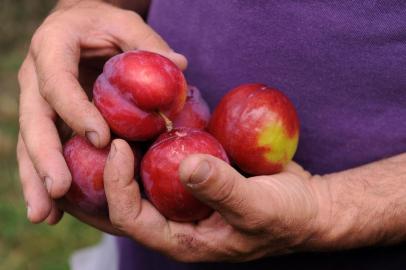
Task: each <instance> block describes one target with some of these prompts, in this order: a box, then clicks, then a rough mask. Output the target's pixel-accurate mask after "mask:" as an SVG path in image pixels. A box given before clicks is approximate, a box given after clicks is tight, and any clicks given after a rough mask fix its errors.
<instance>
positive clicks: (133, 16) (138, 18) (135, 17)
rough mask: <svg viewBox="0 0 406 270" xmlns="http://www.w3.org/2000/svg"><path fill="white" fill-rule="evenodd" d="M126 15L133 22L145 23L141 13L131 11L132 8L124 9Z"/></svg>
mask: <svg viewBox="0 0 406 270" xmlns="http://www.w3.org/2000/svg"><path fill="white" fill-rule="evenodd" d="M123 12H124V14H125V15H124V16H125V18H126V19H127V20H129V21H131V22H136V23H143V22H144V20H143V19H142V17H141V16H140V15H138V13H136V12H134V11H131V10H124V11H123Z"/></svg>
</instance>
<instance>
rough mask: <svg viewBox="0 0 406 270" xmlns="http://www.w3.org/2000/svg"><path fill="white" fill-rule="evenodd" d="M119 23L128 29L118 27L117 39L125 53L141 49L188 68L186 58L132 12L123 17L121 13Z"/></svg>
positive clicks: (182, 67) (181, 67)
mask: <svg viewBox="0 0 406 270" xmlns="http://www.w3.org/2000/svg"><path fill="white" fill-rule="evenodd" d="M117 15H118V18H117V20H116V21H117V22H118V23H119V24H120V25H127V26H128V27H117V28H116V29H115V30H116V31H115V32H114V33H115V34H114V35H115V37H116V38H117V40H118V41H119V42H118V43H119V46H120V47H121V49H122V50H123V51H128V50H133V49H139V50H147V51H152V52H155V53H159V54H161V55H163V56H165V57H167V58H169V59H170V60H172V61H173V62H174V63H175V64H176V65H177V66H178V67H179V68H180V69H182V70H184V69H185V68H186V66H187V60H186V57H184V56H183V55H181V54H179V53H176V52H174V51H173V50H172V49H171V48H170V47H169V45H168V43H166V42H165V41H164V40H163V38H162V37H161V36H160V35H158V34H157V33H156V32H155V31H154V30H153V29H152V28H151V27H150V26H149V25H148V24H146V23H145V22H144V21H143V19H142V18H141V17H140V16H139V15H138V14H136V13H135V12H132V11H127V13H126V16H123V14H122V12H121V11H120V12H119V14H117Z"/></svg>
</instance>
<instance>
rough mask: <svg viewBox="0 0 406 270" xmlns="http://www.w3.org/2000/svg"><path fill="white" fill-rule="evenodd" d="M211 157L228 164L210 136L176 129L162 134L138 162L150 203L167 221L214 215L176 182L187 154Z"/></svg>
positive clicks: (191, 129) (180, 220) (225, 157)
mask: <svg viewBox="0 0 406 270" xmlns="http://www.w3.org/2000/svg"><path fill="white" fill-rule="evenodd" d="M197 153H200V154H210V155H212V156H215V157H217V158H220V159H222V160H224V161H226V162H227V163H228V162H229V161H228V158H227V155H226V153H225V151H224V149H223V147H222V146H221V144H220V143H219V142H218V141H217V140H216V139H215V138H214V137H213V136H211V135H210V134H209V133H207V132H205V131H202V130H199V129H193V128H175V129H173V130H172V131H170V132H167V133H164V134H162V135H161V136H160V137H159V138H158V139H157V141H156V142H155V143H154V144H153V145H152V146H151V148H150V149H149V150H148V152H147V153H146V154H145V156H144V158H143V160H142V162H141V178H142V181H143V184H144V188H145V191H146V194H147V196H148V198H149V200H150V201H151V202H152V203H153V205H154V206H155V207H156V208H157V209H158V210H159V211H160V212H161V214H163V215H164V216H165V217H167V218H168V219H171V220H174V221H178V222H193V221H197V220H201V219H204V218H206V217H208V216H209V215H210V213H211V212H212V211H213V210H212V209H211V208H209V207H208V206H206V205H205V204H203V203H202V202H200V201H199V200H198V199H196V198H195V197H193V195H192V194H191V193H189V192H188V191H187V190H186V189H185V187H184V186H183V184H182V183H181V182H180V179H179V165H180V163H181V161H182V160H183V159H185V158H186V157H187V156H188V155H190V154H197Z"/></svg>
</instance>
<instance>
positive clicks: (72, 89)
mask: <svg viewBox="0 0 406 270" xmlns="http://www.w3.org/2000/svg"><path fill="white" fill-rule="evenodd" d="M48 32H49V33H48ZM48 32H45V33H47V34H48V35H47V38H46V39H44V38H41V36H40V37H37V38H36V39H35V40H33V44H32V46H31V54H32V56H33V59H34V60H35V61H34V62H35V67H36V71H37V74H38V82H39V92H40V93H41V96H42V97H43V98H44V99H45V100H46V101H47V102H48V103H49V104H50V106H51V107H52V108H53V109H54V110H55V111H56V112H57V113H58V115H59V116H60V117H61V118H62V119H63V120H64V121H65V122H66V124H67V125H68V126H70V127H71V128H72V129H73V130H74V131H75V132H76V133H78V134H80V135H82V136H86V137H87V138H88V139H89V141H91V142H92V144H93V145H95V146H96V147H104V146H106V145H107V144H108V143H109V140H110V130H109V127H108V125H107V123H106V122H105V121H104V119H103V117H102V115H101V114H100V112H99V111H98V110H97V108H96V107H95V106H94V105H93V104H92V103H91V102H90V101H89V99H88V97H87V95H86V93H85V92H84V90H83V89H82V87H81V86H80V84H79V82H78V73H79V72H78V66H79V60H80V44H79V42H80V40H79V38H78V37H73V36H72V35H71V36H69V39H67V38H65V36H64V35H65V33H61V32H60V31H59V30H58V29H56V31H53V32H52V31H48ZM43 33H44V32H43Z"/></svg>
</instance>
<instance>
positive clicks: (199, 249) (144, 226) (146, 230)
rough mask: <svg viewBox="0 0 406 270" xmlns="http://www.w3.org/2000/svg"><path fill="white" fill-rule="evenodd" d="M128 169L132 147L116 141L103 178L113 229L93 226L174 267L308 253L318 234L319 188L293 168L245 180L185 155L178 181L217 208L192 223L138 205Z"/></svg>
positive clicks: (213, 162) (214, 162)
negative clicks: (170, 261) (176, 264)
mask: <svg viewBox="0 0 406 270" xmlns="http://www.w3.org/2000/svg"><path fill="white" fill-rule="evenodd" d="M133 168H134V167H133V157H132V152H131V149H130V147H129V145H128V144H127V143H126V142H125V141H123V140H114V141H113V144H112V147H111V152H110V155H109V158H108V161H107V163H106V168H105V172H104V186H105V191H106V196H107V200H108V205H109V215H110V220H111V224H112V225H108V226H106V221H104V223H100V224H102V226H100V224H98V223H97V222H94V221H91V223H92V224H93V225H94V226H96V227H99V228H101V229H106V227H108V228H109V229H108V231H110V232H111V231H113V230H114V229H116V230H117V231H118V233H119V234H124V235H127V236H129V237H131V238H133V239H134V240H136V241H137V242H139V243H141V244H143V245H145V246H147V247H149V248H152V249H155V250H157V251H160V252H162V253H164V254H165V255H168V256H170V257H172V258H174V259H176V260H180V261H184V262H197V261H232V262H238V261H247V260H253V259H256V258H260V257H263V256H269V255H275V254H281V253H289V252H292V251H296V250H302V249H311V248H313V247H315V246H316V245H317V241H318V238H319V237H320V235H321V233H322V223H323V222H321V220H323V219H324V218H325V216H322V215H324V211H320V209H321V208H322V207H321V206H326V205H327V204H328V201H327V200H324V199H323V197H322V194H321V190H322V189H319V187H318V183H319V182H320V181H319V179H317V177H312V176H311V175H310V174H309V173H307V172H305V171H304V170H303V169H302V168H301V167H300V166H299V165H297V164H295V163H293V162H292V163H290V164H289V165H288V166H287V167H286V170H285V171H284V172H282V173H279V174H275V175H271V176H256V177H251V178H248V179H246V178H244V177H243V176H242V175H241V174H239V173H238V172H237V171H236V170H235V169H234V168H232V167H231V166H229V165H228V164H227V163H225V162H223V161H221V160H219V159H217V158H214V157H212V156H209V155H201V154H199V155H191V156H189V157H188V158H186V159H185V160H184V161H183V162H182V163H181V166H180V178H181V181H182V182H183V183H184V184H185V187H186V188H187V189H188V190H189V191H190V192H192V193H193V194H194V195H195V196H196V197H197V198H199V199H200V200H201V201H203V202H204V203H206V204H208V205H210V206H211V207H212V208H213V209H215V212H214V213H213V214H212V215H211V216H210V217H209V218H207V219H205V220H202V221H200V222H198V223H196V224H195V223H178V222H173V221H170V220H167V219H166V218H165V217H163V216H162V215H161V214H160V213H159V212H158V211H157V210H156V209H155V207H154V206H153V205H152V204H151V203H149V202H148V201H147V200H145V199H142V198H141V196H140V192H139V187H138V184H137V183H136V182H135V181H134V180H133V179H134V175H133V173H132V172H133ZM323 200H324V201H323ZM82 218H83V216H82ZM84 220H85V221H86V217H85V218H84ZM87 222H88V221H87Z"/></svg>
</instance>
